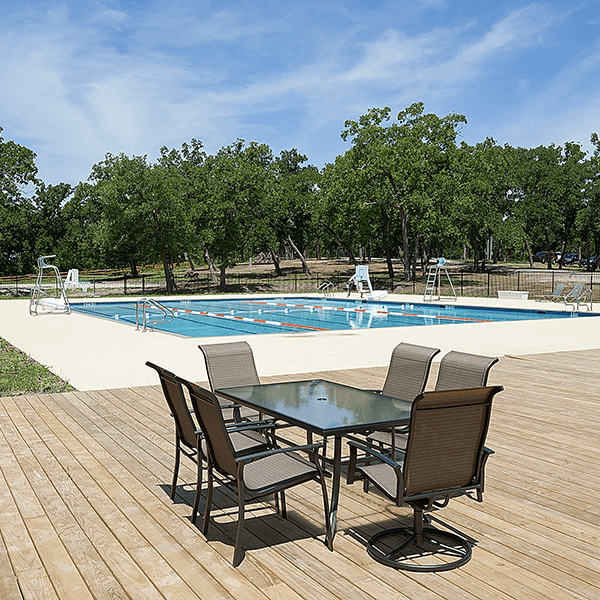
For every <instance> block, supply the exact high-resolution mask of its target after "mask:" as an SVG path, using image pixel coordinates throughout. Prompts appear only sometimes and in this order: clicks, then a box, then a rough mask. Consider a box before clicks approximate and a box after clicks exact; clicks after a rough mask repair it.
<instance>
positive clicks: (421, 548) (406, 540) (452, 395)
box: [348, 386, 502, 571]
mask: <svg viewBox="0 0 600 600" xmlns="http://www.w3.org/2000/svg"><path fill="white" fill-rule="evenodd" d="M501 390H502V387H500V386H497V387H481V388H475V389H465V390H449V391H437V392H428V393H425V394H421V395H420V396H419V397H417V398H416V399H415V401H414V402H413V406H412V410H411V418H410V425H409V432H408V441H407V445H406V451H405V452H404V453H402V457H401V458H400V460H398V461H396V460H393V459H392V458H391V457H390V456H389V455H387V454H382V453H378V452H377V451H375V450H373V448H371V447H368V446H366V445H361V444H358V443H356V442H352V441H351V442H349V445H350V464H349V468H348V483H353V482H354V479H355V477H356V475H357V474H358V475H359V476H361V477H362V478H363V481H364V489H365V491H368V488H369V483H372V484H374V485H375V486H376V487H377V488H378V489H379V490H381V492H383V494H384V495H385V496H387V497H388V498H390V499H391V500H392V501H394V502H395V503H396V505H398V506H402V505H404V504H408V505H409V506H411V507H412V509H413V526H412V527H402V528H396V529H390V530H385V531H381V532H380V533H378V534H376V535H374V536H373V537H372V538H371V539H370V540H369V542H368V544H367V550H368V552H369V554H370V555H371V556H372V557H373V558H374V559H375V560H377V561H379V562H381V563H383V564H386V565H389V566H393V567H396V568H399V569H408V570H413V571H441V570H447V569H452V568H455V567H458V566H460V565H462V564H464V563H466V562H467V561H468V560H469V559H470V558H471V552H472V551H471V544H470V543H469V541H468V540H467V539H465V538H463V537H461V536H459V535H457V534H456V533H452V532H450V531H446V530H441V529H439V528H434V527H431V526H429V525H427V526H424V518H423V513H424V511H430V510H432V509H434V508H443V507H444V506H446V505H447V504H448V502H449V501H450V499H451V498H453V497H455V496H460V495H464V494H467V493H472V492H474V493H475V494H476V499H477V500H478V501H480V502H481V501H483V486H484V468H485V463H486V460H487V458H488V456H489V455H490V454H491V453H492V451H491V450H489V449H487V448H485V446H484V444H485V438H486V435H487V431H488V427H489V420H490V414H491V407H492V399H493V397H494V396H495V395H496V394H497V393H498V392H499V391H501ZM359 450H360V451H361V452H367V453H368V454H370V456H371V457H373V458H374V459H377V462H376V463H374V464H367V465H364V466H359V467H356V459H357V453H358V451H359Z"/></svg>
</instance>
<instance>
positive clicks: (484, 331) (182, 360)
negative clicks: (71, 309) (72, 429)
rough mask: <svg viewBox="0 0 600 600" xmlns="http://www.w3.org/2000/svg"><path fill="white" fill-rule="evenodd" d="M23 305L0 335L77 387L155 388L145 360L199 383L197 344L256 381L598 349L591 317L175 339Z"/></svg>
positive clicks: (515, 303) (507, 303) (3, 314)
mask: <svg viewBox="0 0 600 600" xmlns="http://www.w3.org/2000/svg"><path fill="white" fill-rule="evenodd" d="M270 296H271V297H272V295H270ZM298 296H304V297H306V294H301V295H300V294H299V295H298ZM223 297H224V296H218V298H223ZM288 297H291V298H293V297H294V296H293V295H288ZM338 297H339V298H342V297H344V298H345V297H346V296H345V294H343V295H339V296H338ZM194 298H195V299H199V297H197V296H195V297H194ZM203 298H208V297H207V296H202V297H201V299H203ZM124 299H126V300H132V299H133V298H132V297H131V296H128V297H126V298H124ZM163 299H166V298H163ZM177 299H182V297H181V296H178V297H177ZM111 300H117V299H116V298H114V299H111ZM387 300H390V301H398V302H404V303H407V302H408V303H411V302H413V303H416V302H422V296H411V295H395V296H392V295H390V296H388V297H387V298H386V301H387ZM28 302H29V301H28V300H6V301H2V302H0V336H1V337H3V338H4V339H6V340H7V341H8V342H9V343H11V344H12V345H14V346H16V347H17V348H20V349H21V350H23V351H25V352H27V354H29V355H30V356H31V357H32V358H34V359H35V360H37V361H38V362H40V363H41V364H43V365H46V366H47V367H49V368H50V370H52V371H53V372H54V373H56V374H57V375H60V376H61V377H62V378H64V379H66V380H68V381H69V382H70V383H71V385H73V386H74V387H75V388H76V389H78V390H95V389H110V388H122V387H131V386H143V385H152V384H154V383H156V373H155V372H154V371H153V370H152V369H149V368H148V367H146V366H145V362H146V361H147V360H150V361H152V362H154V363H156V364H159V365H161V366H163V367H165V368H167V369H169V370H172V371H173V372H175V373H178V374H180V375H181V376H182V377H185V378H188V379H191V380H194V381H200V380H205V379H206V372H205V368H204V361H203V359H202V354H201V353H200V351H199V350H198V344H199V343H204V342H208V343H210V342H213V343H214V342H224V341H234V340H238V339H247V340H248V341H249V342H250V344H251V346H252V349H253V351H254V354H255V358H256V364H257V368H258V372H259V373H260V374H261V376H272V375H287V374H298V373H307V372H312V371H322V370H327V371H329V370H338V369H353V368H361V367H376V366H384V365H387V364H388V362H389V359H390V355H391V352H392V349H393V348H394V346H396V344H398V343H399V342H401V341H404V342H411V343H414V344H422V345H425V346H433V347H436V348H440V349H441V351H442V352H441V353H440V355H439V356H440V357H441V356H442V355H443V354H445V353H446V352H448V351H450V350H461V351H464V352H472V353H476V354H485V355H489V356H499V357H500V356H503V355H513V354H536V353H542V352H552V351H554V352H558V351H565V350H586V349H593V348H599V347H600V318H583V319H579V318H577V319H556V320H537V321H515V322H502V323H466V324H450V325H435V326H419V327H402V328H381V329H369V330H348V331H331V332H315V333H312V332H309V333H290V334H277V333H275V334H268V335H252V336H231V337H226V338H182V337H179V336H175V335H170V334H164V333H160V332H151V333H150V332H147V333H142V332H140V331H135V328H134V327H131V326H128V325H125V324H123V323H118V322H113V321H110V320H107V319H100V318H93V317H89V316H85V315H81V314H76V313H72V314H70V315H62V314H40V315H38V316H36V317H32V316H30V315H29V313H28ZM440 303H442V304H448V303H449V302H448V301H447V300H446V301H444V300H442V301H441V302H440ZM457 303H458V304H462V305H471V306H489V307H511V308H530V309H538V310H540V309H541V310H564V309H565V308H566V307H565V306H564V305H563V304H559V303H550V302H536V301H534V300H499V299H495V298H459V299H458V301H457ZM599 308H600V307H599Z"/></svg>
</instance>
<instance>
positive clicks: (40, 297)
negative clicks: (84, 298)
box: [29, 254, 71, 316]
mask: <svg viewBox="0 0 600 600" xmlns="http://www.w3.org/2000/svg"><path fill="white" fill-rule="evenodd" d="M55 256H56V254H49V255H47V256H40V257H39V258H38V260H37V266H38V275H37V279H36V281H35V287H34V288H33V289H32V290H31V297H30V299H29V314H30V315H33V316H35V315H37V314H38V308H41V309H42V310H44V311H48V312H51V313H63V314H67V315H69V314H71V305H70V304H69V299H68V298H67V292H66V291H65V286H64V284H63V280H62V277H61V276H60V271H59V270H58V267H56V266H55V265H50V264H48V263H47V262H46V259H48V258H54V257H55ZM44 271H51V273H50V278H49V279H50V284H52V283H54V291H55V294H56V295H55V296H51V295H50V294H49V293H48V292H46V291H44V290H43V289H42V284H43V283H44ZM53 280H54V281H53Z"/></svg>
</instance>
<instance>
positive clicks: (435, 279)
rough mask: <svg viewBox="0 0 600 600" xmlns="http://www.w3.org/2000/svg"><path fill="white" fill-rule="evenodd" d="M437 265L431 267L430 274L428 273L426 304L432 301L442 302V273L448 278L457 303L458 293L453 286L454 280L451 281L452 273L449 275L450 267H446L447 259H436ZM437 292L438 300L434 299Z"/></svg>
mask: <svg viewBox="0 0 600 600" xmlns="http://www.w3.org/2000/svg"><path fill="white" fill-rule="evenodd" d="M433 260H434V261H435V263H434V264H433V265H431V266H430V267H429V272H428V273H427V283H426V284H425V293H424V294H423V301H424V302H427V301H429V302H431V301H432V300H434V299H435V300H440V299H441V296H440V288H441V285H442V281H441V279H442V271H443V272H444V273H445V274H446V278H447V279H448V283H449V284H450V289H451V290H452V294H453V295H454V301H455V302H456V291H455V290H454V286H453V285H452V279H450V273H448V267H447V265H446V259H445V258H434V259H433ZM436 292H437V294H436V295H437V298H434V297H433V296H434V294H435V293H436Z"/></svg>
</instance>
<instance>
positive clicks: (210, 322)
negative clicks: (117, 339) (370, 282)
mask: <svg viewBox="0 0 600 600" xmlns="http://www.w3.org/2000/svg"><path fill="white" fill-rule="evenodd" d="M161 304H162V305H163V306H166V307H167V308H169V309H171V310H172V311H173V312H174V315H175V316H174V318H173V320H172V321H171V322H170V323H163V324H159V325H156V327H155V330H159V331H166V332H169V333H174V334H177V335H182V336H186V337H222V336H228V335H250V334H263V333H306V332H310V331H313V332H314V331H333V330H344V329H373V328H378V327H410V326H415V325H442V324H450V323H478V322H479V323H481V322H489V321H520V320H531V319H572V318H578V317H583V316H586V314H585V313H574V312H568V313H567V312H556V311H544V310H523V309H512V308H482V307H467V306H456V305H454V304H447V305H439V304H420V303H414V304H407V303H400V302H377V303H374V302H367V301H363V300H345V299H333V298H328V299H323V298H251V297H248V298H246V299H238V300H232V299H222V300H219V299H217V300H171V301H164V302H163V301H161ZM72 310H73V311H74V312H78V313H82V314H87V315H93V316H96V317H103V318H106V319H113V320H117V321H119V322H121V323H127V324H129V325H135V324H136V302H135V301H131V302H84V303H72ZM145 312H146V317H147V319H148V320H153V319H155V318H157V317H158V316H159V315H160V314H161V313H160V312H159V311H158V310H157V309H156V308H154V307H152V306H149V305H147V306H146V308H145ZM590 316H591V315H590ZM140 323H141V311H140Z"/></svg>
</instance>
